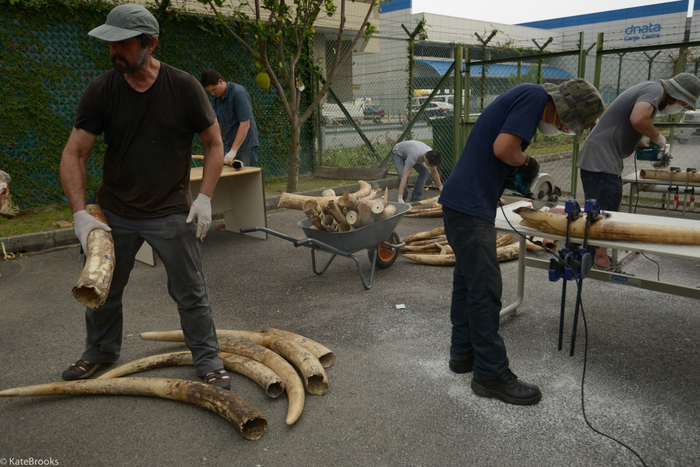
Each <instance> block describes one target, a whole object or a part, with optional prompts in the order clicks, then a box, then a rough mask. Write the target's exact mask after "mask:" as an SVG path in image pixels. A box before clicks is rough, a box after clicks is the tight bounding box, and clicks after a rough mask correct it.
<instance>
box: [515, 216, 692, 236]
mask: <svg viewBox="0 0 700 467" xmlns="http://www.w3.org/2000/svg"><path fill="white" fill-rule="evenodd" d="M514 212H515V213H517V214H520V216H521V217H522V218H523V219H522V220H521V221H520V223H521V224H522V225H525V226H527V227H532V228H533V229H537V230H539V231H540V232H544V233H550V234H555V235H562V236H565V235H566V224H567V220H566V215H565V214H553V213H551V212H545V211H536V210H534V209H530V208H525V207H521V208H518V209H516V210H515V211H514ZM585 230H586V219H585V217H580V218H578V219H576V220H575V221H573V222H571V236H572V237H576V238H583V236H584V233H585ZM588 238H591V239H597V240H619V241H623V242H649V243H662V244H667V245H700V229H698V228H694V227H676V226H662V225H651V224H633V223H628V222H619V221H615V213H611V217H610V218H609V219H600V220H597V221H595V222H592V223H591V225H590V228H589V232H588Z"/></svg>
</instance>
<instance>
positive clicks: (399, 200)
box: [397, 195, 405, 203]
mask: <svg viewBox="0 0 700 467" xmlns="http://www.w3.org/2000/svg"><path fill="white" fill-rule="evenodd" d="M397 201H398V202H399V203H405V201H404V200H403V196H401V195H399V199H398V200H397Z"/></svg>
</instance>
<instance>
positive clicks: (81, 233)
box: [73, 209, 112, 252]
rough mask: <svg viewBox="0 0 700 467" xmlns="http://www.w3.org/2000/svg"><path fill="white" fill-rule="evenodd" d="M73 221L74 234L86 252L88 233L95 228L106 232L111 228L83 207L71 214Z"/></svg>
mask: <svg viewBox="0 0 700 467" xmlns="http://www.w3.org/2000/svg"><path fill="white" fill-rule="evenodd" d="M73 223H74V224H75V236H76V237H78V240H80V245H81V246H82V247H83V251H85V252H87V239H88V234H89V233H90V232H91V231H93V230H95V229H102V230H106V231H107V232H109V231H111V230H112V229H111V228H110V227H109V226H108V225H107V224H105V223H104V222H100V221H98V220H97V219H95V217H94V216H92V215H91V214H90V213H88V212H87V211H86V210H85V209H83V210H80V211H78V212H76V213H75V214H73Z"/></svg>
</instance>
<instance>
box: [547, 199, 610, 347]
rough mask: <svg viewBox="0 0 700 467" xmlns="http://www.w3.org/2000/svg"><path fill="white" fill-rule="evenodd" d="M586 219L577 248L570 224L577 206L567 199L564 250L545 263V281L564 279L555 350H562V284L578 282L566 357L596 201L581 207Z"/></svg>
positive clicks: (573, 337) (587, 261)
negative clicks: (547, 270) (581, 243)
mask: <svg viewBox="0 0 700 467" xmlns="http://www.w3.org/2000/svg"><path fill="white" fill-rule="evenodd" d="M583 210H584V212H585V213H586V214H587V216H586V228H585V232H584V236H583V245H582V246H581V247H580V248H577V247H576V245H574V244H572V242H571V224H572V222H574V221H575V220H577V219H578V218H580V217H581V216H582V214H581V206H579V204H578V202H577V201H576V200H575V199H570V200H568V201H567V202H566V204H565V206H564V211H565V212H566V243H565V246H564V248H562V249H561V250H559V257H558V258H552V259H550V260H549V280H550V281H551V282H556V281H558V280H559V279H561V278H564V281H563V282H562V296H561V311H560V313H559V345H558V349H559V350H561V348H562V338H563V329H564V310H565V304H566V283H567V281H571V280H577V281H579V286H578V292H577V294H576V311H575V313H574V324H573V330H572V333H571V348H570V351H569V355H573V354H574V346H575V344H576V328H577V324H578V312H579V308H580V306H581V288H582V287H583V279H585V278H586V277H588V273H589V272H590V270H591V267H592V266H593V254H592V253H593V251H592V249H591V251H589V248H588V233H589V230H590V226H591V223H592V222H593V221H596V220H598V219H601V218H602V217H603V216H602V215H601V212H600V208H599V206H598V202H597V201H596V200H594V199H588V200H586V203H585V204H584V208H583Z"/></svg>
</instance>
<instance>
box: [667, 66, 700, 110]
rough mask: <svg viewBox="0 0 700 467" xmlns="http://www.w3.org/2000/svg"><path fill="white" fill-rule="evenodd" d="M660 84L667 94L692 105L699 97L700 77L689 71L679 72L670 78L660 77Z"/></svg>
mask: <svg viewBox="0 0 700 467" xmlns="http://www.w3.org/2000/svg"><path fill="white" fill-rule="evenodd" d="M661 85H662V86H663V87H664V89H665V90H666V92H667V93H668V95H669V96H671V97H673V98H674V99H678V100H679V101H683V102H686V103H688V104H690V105H692V106H693V107H695V105H696V102H697V101H698V99H700V79H698V77H697V76H695V75H692V74H690V73H680V74H677V75H676V76H674V77H673V78H671V79H662V80H661Z"/></svg>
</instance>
